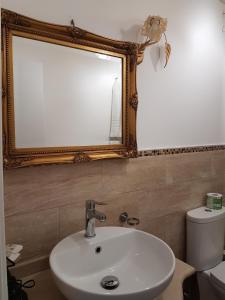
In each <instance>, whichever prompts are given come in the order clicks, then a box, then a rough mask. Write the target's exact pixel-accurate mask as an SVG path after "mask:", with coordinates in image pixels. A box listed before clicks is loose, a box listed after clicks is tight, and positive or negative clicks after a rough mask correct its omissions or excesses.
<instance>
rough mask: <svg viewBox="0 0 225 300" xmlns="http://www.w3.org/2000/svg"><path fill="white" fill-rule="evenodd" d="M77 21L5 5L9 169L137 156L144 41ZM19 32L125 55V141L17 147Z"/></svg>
mask: <svg viewBox="0 0 225 300" xmlns="http://www.w3.org/2000/svg"><path fill="white" fill-rule="evenodd" d="M73 25H74V24H72V26H62V25H56V24H50V23H45V22H41V21H38V20H34V19H32V18H29V17H25V16H22V15H19V14H17V13H15V12H11V11H8V10H5V9H2V41H3V43H2V57H3V59H2V65H3V67H2V80H3V82H2V87H3V93H2V94H3V95H2V96H3V100H4V101H3V132H4V134H5V136H4V167H5V168H7V169H10V168H20V167H25V166H33V165H42V164H62V163H74V164H75V163H78V162H87V161H92V160H99V159H109V158H123V157H136V156H137V143H136V112H137V95H136V68H137V58H138V51H139V45H138V44H136V43H131V42H125V41H116V40H112V39H110V38H106V37H102V36H99V35H96V34H93V33H91V32H88V31H86V30H83V29H81V28H79V27H77V26H75V25H74V26H73ZM13 35H16V36H19V37H23V38H30V39H35V40H40V41H43V42H47V43H55V44H57V45H61V46H69V47H72V48H73V47H74V48H76V47H77V48H79V49H81V50H87V49H89V50H90V51H91V52H96V53H99V52H100V53H103V54H104V53H105V54H108V55H112V56H117V57H120V58H121V60H122V70H123V71H122V76H123V82H124V86H123V93H122V95H123V101H122V102H123V103H122V104H123V105H122V107H123V111H122V114H123V118H122V120H123V126H122V132H123V141H122V143H121V144H116V145H99V146H95V145H91V146H84V147H82V146H81V147H80V146H79V147H78V146H76V145H74V146H70V147H49V148H48V147H45V148H25V149H23V148H16V146H15V144H16V143H15V140H16V139H15V120H14V111H13V109H14V94H13V93H14V91H13V74H12V70H13V60H12V51H13V49H12V45H13V43H12V37H13ZM89 50H88V51H89Z"/></svg>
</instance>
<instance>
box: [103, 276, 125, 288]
mask: <svg viewBox="0 0 225 300" xmlns="http://www.w3.org/2000/svg"><path fill="white" fill-rule="evenodd" d="M119 284H120V282H119V279H118V278H117V277H115V276H106V277H104V278H103V279H102V281H101V286H102V287H103V288H104V289H106V290H114V289H116V288H117V287H118V286H119Z"/></svg>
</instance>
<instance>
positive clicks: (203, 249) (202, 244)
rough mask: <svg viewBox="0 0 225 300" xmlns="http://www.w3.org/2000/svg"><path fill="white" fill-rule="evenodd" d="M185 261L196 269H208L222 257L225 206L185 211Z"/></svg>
mask: <svg viewBox="0 0 225 300" xmlns="http://www.w3.org/2000/svg"><path fill="white" fill-rule="evenodd" d="M186 219H187V262H188V263H189V264H190V265H192V266H193V267H194V268H195V269H196V270H197V271H203V270H208V269H211V268H213V267H215V266H216V265H218V264H219V263H220V262H221V261H222V259H223V251H224V233H225V207H223V208H222V209H220V210H212V209H208V208H207V207H199V208H197V209H194V210H191V211H189V212H188V213H187V218H186Z"/></svg>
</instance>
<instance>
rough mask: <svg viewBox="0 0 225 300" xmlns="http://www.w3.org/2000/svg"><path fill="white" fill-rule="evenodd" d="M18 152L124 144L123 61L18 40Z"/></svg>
mask: <svg viewBox="0 0 225 300" xmlns="http://www.w3.org/2000/svg"><path fill="white" fill-rule="evenodd" d="M12 42H13V80H14V114H15V137H16V141H15V143H16V148H43V147H70V146H89V145H110V144H121V143H122V59H121V58H120V57H116V56H109V55H106V54H104V53H94V52H91V51H89V50H83V49H82V50H81V49H78V48H72V47H66V46H62V45H56V44H52V43H47V42H42V41H38V40H33V39H28V38H22V37H19V36H13V40H12Z"/></svg>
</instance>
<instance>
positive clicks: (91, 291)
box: [50, 227, 175, 300]
mask: <svg viewBox="0 0 225 300" xmlns="http://www.w3.org/2000/svg"><path fill="white" fill-rule="evenodd" d="M50 267H51V270H52V273H53V276H54V278H55V281H56V284H57V286H58V288H59V290H61V292H62V293H63V294H64V296H65V297H66V298H67V299H69V300H104V299H106V298H107V299H108V298H110V297H111V298H113V299H115V300H116V299H117V300H128V299H129V300H151V299H155V298H156V297H157V296H158V295H160V294H161V293H162V292H163V290H165V288H166V287H167V286H168V284H169V283H170V281H171V279H172V277H173V273H174V269H175V257H174V254H173V252H172V250H171V249H170V248H169V246H168V245H167V244H166V243H165V242H163V241H162V240H160V239H159V238H157V237H155V236H153V235H151V234H148V233H146V232H143V231H139V230H136V229H130V228H124V227H98V228H96V237H94V238H91V239H87V238H85V237H84V231H81V232H78V233H75V234H72V235H70V236H68V237H67V238H65V239H63V240H62V241H61V242H59V243H58V244H57V245H56V246H55V248H54V249H53V250H52V253H51V255H50ZM106 276H115V278H116V279H115V280H114V278H110V277H109V280H108V277H107V278H106V287H104V288H103V286H102V284H103V283H102V279H103V278H105V277H106ZM104 284H105V281H104ZM105 288H107V289H105Z"/></svg>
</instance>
